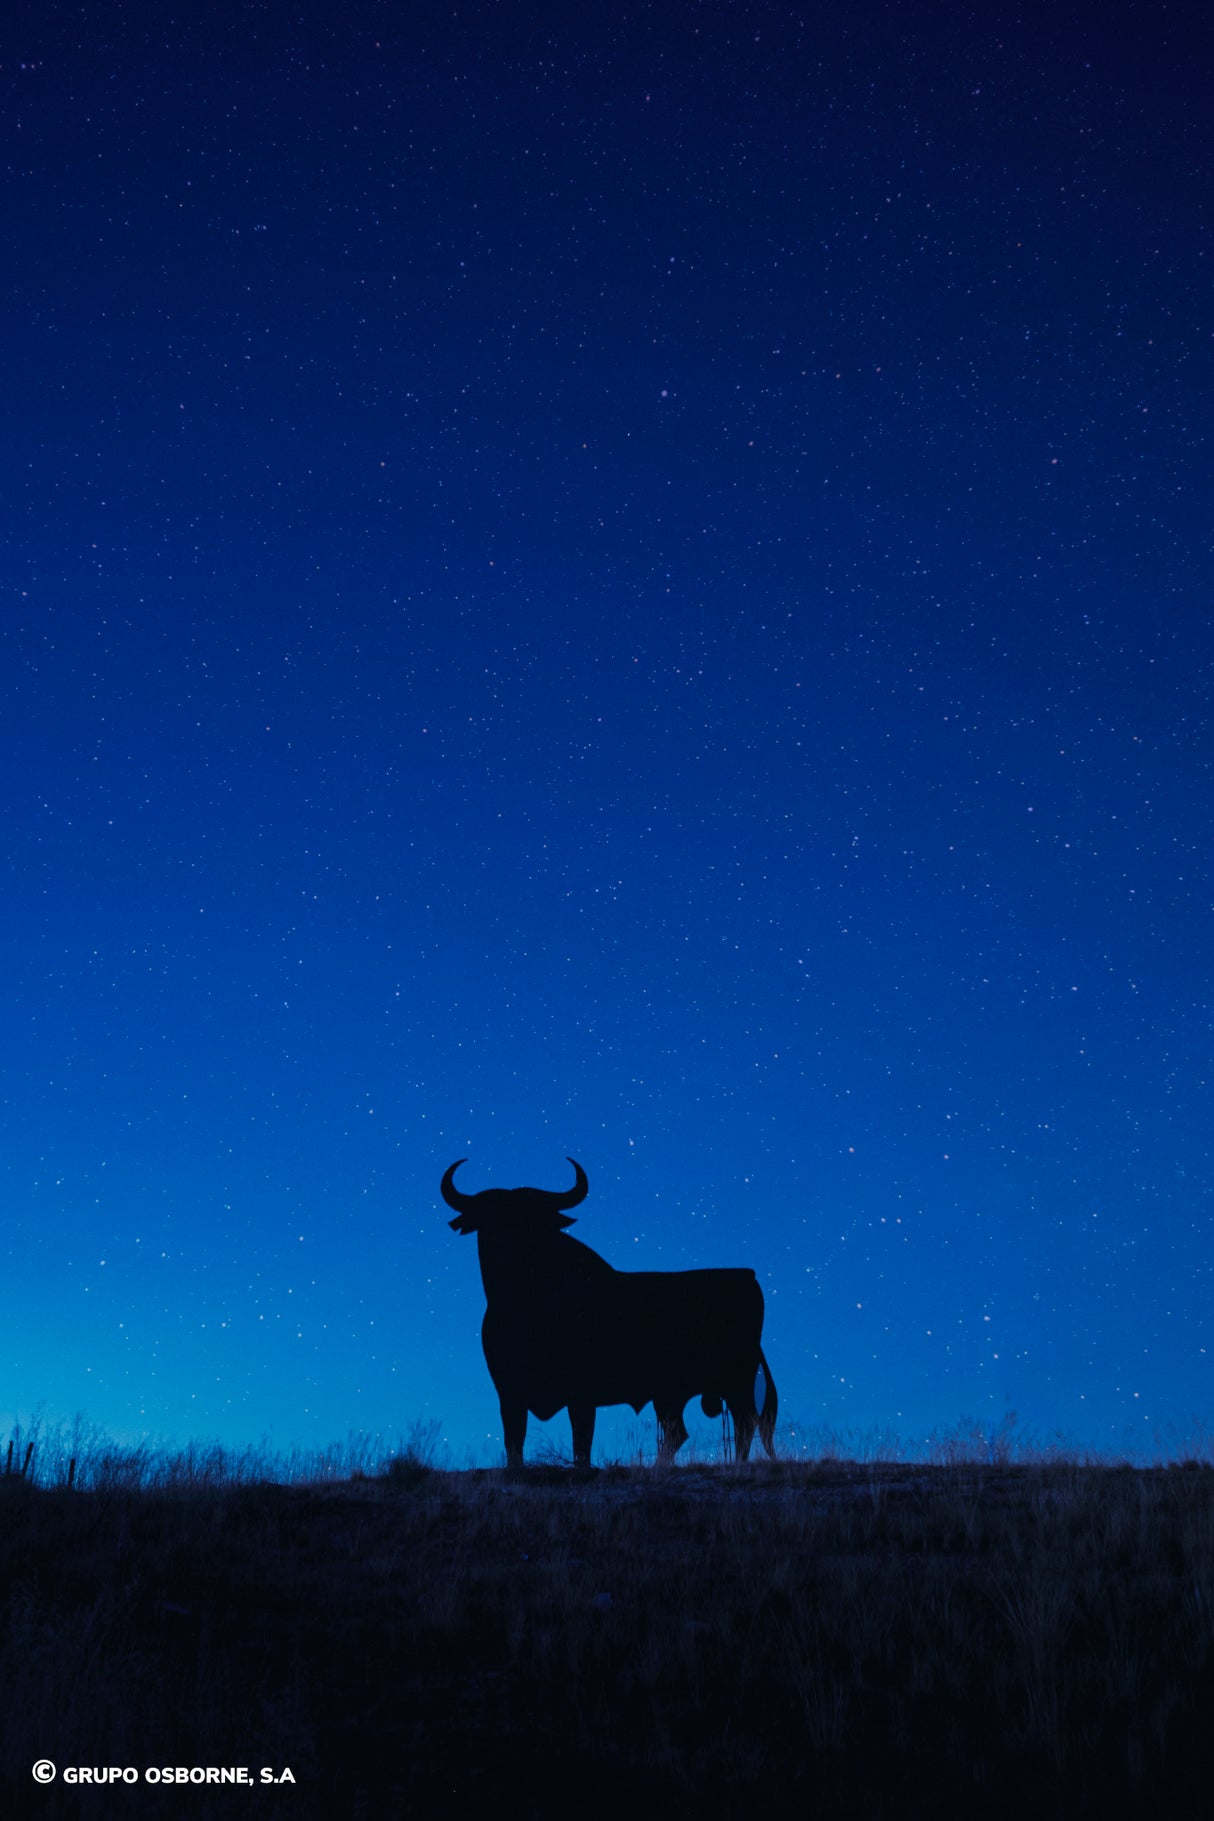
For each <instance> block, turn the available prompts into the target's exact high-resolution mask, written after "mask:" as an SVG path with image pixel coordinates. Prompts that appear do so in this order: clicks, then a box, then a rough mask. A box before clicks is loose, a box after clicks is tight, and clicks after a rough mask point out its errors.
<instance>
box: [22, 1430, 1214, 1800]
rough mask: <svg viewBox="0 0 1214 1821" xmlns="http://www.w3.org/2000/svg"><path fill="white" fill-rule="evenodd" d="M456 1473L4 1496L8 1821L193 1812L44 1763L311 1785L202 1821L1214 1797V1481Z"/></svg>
mask: <svg viewBox="0 0 1214 1821" xmlns="http://www.w3.org/2000/svg"><path fill="white" fill-rule="evenodd" d="M427 1440H428V1442H429V1447H427ZM433 1443H434V1434H433V1432H426V1431H417V1432H415V1445H414V1446H413V1447H412V1449H408V1448H406V1449H404V1450H402V1451H401V1453H400V1454H399V1455H398V1456H397V1458H396V1461H395V1463H394V1464H393V1465H391V1466H390V1467H389V1469H388V1470H387V1471H386V1472H385V1473H384V1474H382V1475H381V1476H380V1477H376V1478H370V1477H366V1478H362V1479H358V1480H347V1481H346V1482H345V1483H331V1484H324V1483H318V1484H313V1485H310V1486H306V1485H300V1486H285V1485H282V1484H271V1483H257V1482H256V1480H255V1479H254V1478H253V1477H252V1474H251V1465H250V1459H251V1457H247V1458H245V1466H246V1467H249V1469H250V1470H249V1472H248V1473H246V1474H245V1475H244V1476H243V1479H242V1476H241V1475H240V1474H239V1473H238V1474H237V1475H236V1476H235V1482H234V1483H233V1482H232V1480H231V1479H227V1480H225V1478H224V1476H223V1473H222V1472H220V1471H219V1470H218V1468H217V1466H216V1463H215V1461H214V1459H213V1458H210V1457H198V1458H193V1459H192V1460H191V1459H189V1458H188V1457H187V1456H178V1457H174V1458H173V1459H169V1458H167V1457H160V1458H155V1457H149V1458H147V1459H145V1460H144V1461H143V1463H142V1466H141V1469H140V1472H139V1474H138V1475H136V1472H135V1469H134V1468H129V1469H127V1470H126V1471H125V1472H119V1471H111V1472H110V1473H109V1475H108V1477H107V1474H106V1473H105V1472H103V1471H102V1470H101V1466H100V1461H99V1460H98V1461H97V1462H94V1463H93V1464H92V1466H91V1467H90V1473H89V1474H88V1475H84V1476H82V1475H81V1473H80V1470H79V1469H78V1471H77V1475H76V1479H77V1488H76V1489H74V1490H73V1491H71V1492H70V1493H69V1492H68V1491H67V1490H66V1486H65V1485H64V1484H63V1481H64V1480H65V1478H66V1474H65V1473H63V1472H59V1473H57V1477H58V1479H59V1481H60V1484H58V1485H55V1484H53V1483H52V1484H46V1483H43V1484H38V1483H35V1481H34V1480H33V1479H32V1478H31V1477H26V1478H24V1479H23V1478H21V1477H20V1475H19V1473H17V1472H16V1471H14V1473H13V1474H12V1475H11V1476H10V1477H8V1478H7V1479H6V1478H4V1477H2V1476H0V1622H2V1627H3V1628H2V1631H0V1658H2V1660H3V1684H2V1688H0V1693H2V1697H3V1698H2V1700H0V1765H3V1766H4V1767H5V1769H4V1772H3V1775H4V1776H6V1777H11V1783H8V1784H5V1783H0V1803H2V1804H3V1805H4V1807H5V1809H6V1810H7V1812H22V1813H33V1812H34V1806H33V1805H34V1804H35V1802H36V1807H37V1812H38V1814H39V1815H40V1816H42V1815H45V1816H48V1817H50V1816H57V1815H60V1814H63V1815H67V1814H71V1815H73V1816H82V1817H85V1818H86V1821H88V1817H91V1816H95V1815H101V1814H103V1813H104V1814H106V1815H109V1814H111V1813H119V1812H120V1813H121V1814H122V1815H123V1816H124V1817H127V1816H138V1815H142V1814H143V1813H145V1812H151V1811H152V1809H154V1810H155V1812H156V1813H157V1814H158V1815H161V1814H163V1813H164V1812H166V1806H165V1805H166V1802H168V1801H171V1800H172V1798H171V1797H170V1796H169V1795H168V1793H167V1792H166V1791H164V1790H163V1789H156V1788H152V1789H148V1788H146V1787H144V1786H142V1785H140V1786H137V1787H130V1788H123V1789H122V1790H113V1789H100V1790H92V1791H90V1790H87V1789H76V1790H71V1789H66V1788H65V1787H64V1786H63V1784H62V1783H61V1782H56V1783H55V1784H54V1785H52V1786H50V1787H48V1788H45V1789H36V1788H34V1786H33V1784H32V1782H31V1780H30V1772H29V1766H30V1765H31V1764H32V1763H33V1761H34V1760H35V1759H36V1758H38V1757H42V1756H46V1757H50V1758H52V1759H55V1760H56V1761H57V1762H58V1763H59V1764H61V1765H64V1764H68V1763H78V1764H87V1765H111V1764H115V1765H124V1764H131V1765H135V1766H138V1767H140V1768H142V1767H143V1766H144V1765H146V1764H154V1765H159V1764H184V1765H190V1764H202V1765H206V1764H212V1765H227V1764H246V1765H250V1766H253V1767H259V1766H261V1765H263V1764H264V1765H270V1766H274V1767H276V1768H281V1767H282V1766H283V1765H285V1764H289V1765H290V1766H291V1767H292V1769H293V1771H294V1773H295V1776H296V1778H297V1784H296V1786H295V1787H294V1788H289V1789H286V1790H282V1791H272V1790H258V1792H257V1794H256V1795H254V1796H253V1797H250V1796H249V1793H248V1792H247V1791H244V1790H242V1791H240V1792H239V1793H238V1794H237V1793H236V1792H234V1791H231V1790H221V1791H219V1792H218V1793H216V1794H208V1793H207V1792H205V1791H203V1790H197V1791H194V1792H193V1793H192V1797H191V1799H190V1809H191V1812H192V1813H193V1814H196V1815H200V1816H201V1815H209V1814H215V1815H220V1814H227V1813H228V1812H230V1810H231V1808H232V1805H233V1804H236V1805H239V1806H241V1807H242V1811H243V1812H247V1810H248V1805H249V1803H250V1801H252V1802H254V1803H255V1804H256V1805H257V1810H258V1813H259V1814H263V1813H267V1812H271V1811H273V1812H275V1813H276V1812H277V1811H278V1809H279V1807H280V1806H281V1807H282V1808H283V1812H284V1813H285V1812H287V1811H288V1810H289V1812H290V1813H291V1814H292V1815H293V1816H295V1817H300V1816H313V1815H317V1816H319V1815H326V1816H329V1815H334V1814H340V1815H342V1816H343V1818H346V1817H349V1818H350V1821H355V1818H357V1817H359V1816H364V1815H365V1816H368V1817H369V1816H371V1815H380V1814H384V1813H388V1814H398V1813H399V1814H419V1815H420V1814H426V1815H433V1814H450V1815H461V1816H463V1815H475V1814H477V1813H479V1812H480V1811H481V1810H482V1808H484V1809H486V1810H491V1809H493V1808H494V1807H495V1806H496V1805H497V1803H498V1802H499V1801H500V1800H501V1798H502V1797H503V1795H504V1793H505V1792H507V1791H510V1792H512V1797H511V1807H512V1811H513V1812H517V1813H519V1814H520V1815H522V1816H524V1817H525V1816H529V1815H535V1816H537V1817H547V1816H550V1815H551V1816H554V1817H555V1816H556V1815H558V1814H559V1815H562V1816H564V1815H567V1814H570V1813H572V1814H576V1815H581V1814H592V1815H597V1814H607V1813H611V1812H615V1811H617V1810H619V1809H620V1808H624V1809H625V1811H626V1812H627V1813H628V1814H629V1815H630V1817H635V1816H648V1815H653V1816H657V1815H663V1816H666V1815H675V1816H677V1815H682V1814H688V1815H691V1814H695V1815H711V1816H717V1815H740V1814H743V1813H746V1812H748V1811H749V1809H750V1808H751V1807H752V1806H753V1805H754V1804H756V1803H757V1802H758V1801H760V1800H761V1801H762V1802H763V1803H764V1804H765V1805H769V1804H772V1803H775V1804H777V1805H778V1806H779V1807H780V1808H781V1809H785V1808H786V1807H787V1806H788V1805H789V1804H792V1805H794V1812H796V1810H806V1809H809V1810H812V1812H813V1813H814V1814H815V1815H818V1816H836V1815H838V1816H842V1815H853V1814H854V1815H856V1816H864V1817H866V1818H868V1817H871V1818H872V1821H880V1818H881V1817H891V1818H892V1817H895V1816H897V1817H906V1816H917V1815H925V1816H926V1815H932V1816H936V1815H950V1814H961V1813H966V1814H969V1813H974V1812H982V1813H984V1814H986V1815H990V1814H992V1813H994V1814H1009V1815H1010V1814H1013V1813H1015V1814H1017V1815H1021V1814H1023V1813H1025V1812H1026V1810H1030V1809H1031V1810H1032V1812H1033V1814H1034V1816H1035V1817H1041V1816H1058V1817H1062V1816H1066V1817H1068V1821H1069V1818H1070V1817H1073V1816H1077V1815H1085V1814H1096V1813H1103V1812H1107V1811H1108V1810H1109V1809H1110V1808H1113V1807H1115V1806H1119V1805H1124V1803H1125V1801H1127V1800H1129V1801H1132V1802H1134V1803H1135V1805H1136V1806H1137V1807H1138V1808H1139V1810H1140V1812H1145V1813H1150V1814H1164V1813H1170V1814H1183V1813H1187V1812H1196V1810H1195V1809H1194V1807H1193V1803H1194V1802H1195V1800H1196V1796H1195V1792H1196V1791H1197V1790H1201V1789H1208V1786H1209V1780H1210V1774H1211V1772H1212V1771H1214V1751H1212V1741H1211V1728H1210V1725H1209V1716H1210V1712H1211V1702H1212V1699H1214V1470H1212V1469H1211V1468H1210V1467H1209V1466H1207V1465H1202V1464H1198V1463H1197V1462H1191V1463H1187V1464H1184V1465H1176V1466H1172V1467H1167V1468H1163V1467H1160V1468H1151V1469H1146V1470H1135V1469H1132V1468H1129V1467H1119V1468H1115V1467H1099V1466H1092V1465H1079V1464H1076V1463H1073V1462H1072V1463H1064V1462H1046V1463H1038V1464H1028V1465H1024V1464H1015V1463H1007V1462H1005V1463H1000V1462H998V1461H997V1460H996V1461H995V1462H993V1463H992V1462H989V1461H988V1462H986V1463H978V1462H974V1461H972V1460H971V1461H965V1460H962V1461H958V1462H954V1463H952V1464H949V1463H936V1464H931V1463H926V1464H920V1465H913V1466H907V1465H899V1464H897V1463H894V1462H881V1461H871V1462H869V1463H867V1464H863V1465H860V1464H856V1463H854V1462H851V1463H849V1462H847V1461H841V1460H833V1461H829V1462H822V1463H817V1464H809V1463H804V1462H788V1463H784V1462H782V1463H779V1464H777V1465H776V1466H774V1467H772V1466H757V1465H756V1466H752V1467H750V1468H746V1469H731V1468H721V1467H709V1466H706V1465H702V1464H701V1465H698V1466H691V1467H688V1468H675V1469H673V1470H669V1471H667V1472H663V1473H659V1472H657V1471H655V1470H653V1469H649V1468H626V1469H625V1468H614V1469H607V1470H606V1471H603V1472H600V1473H596V1474H593V1475H574V1474H572V1473H570V1472H568V1471H565V1470H562V1469H560V1468H558V1467H547V1468H541V1469H538V1470H532V1471H531V1472H529V1473H527V1474H525V1475H523V1476H521V1477H520V1478H516V1479H509V1478H507V1477H506V1476H505V1475H504V1474H503V1473H500V1472H496V1471H487V1470H484V1471H469V1472H463V1473H454V1472H444V1471H437V1470H435V1469H434V1468H433V1467H432V1466H431V1465H430V1462H429V1460H428V1459H427V1454H428V1453H429V1454H432V1453H433ZM334 1458H336V1456H335V1457H334ZM20 1459H21V1452H20V1450H18V1456H17V1463H16V1464H17V1466H19V1465H20ZM0 1464H2V1463H0ZM94 1467H95V1469H96V1470H95V1471H93V1468H94ZM50 1477H52V1478H53V1477H56V1476H50ZM82 1477H84V1478H87V1479H89V1480H90V1483H89V1484H88V1485H86V1486H85V1487H84V1489H79V1482H80V1480H81V1478H82ZM254 1775H256V1769H255V1770H254ZM18 1805H19V1807H18ZM1203 1806H1204V1804H1203Z"/></svg>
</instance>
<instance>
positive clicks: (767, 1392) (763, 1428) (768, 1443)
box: [758, 1347, 780, 1461]
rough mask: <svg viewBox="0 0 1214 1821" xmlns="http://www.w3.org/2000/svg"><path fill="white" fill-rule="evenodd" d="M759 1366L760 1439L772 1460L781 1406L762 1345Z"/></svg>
mask: <svg viewBox="0 0 1214 1821" xmlns="http://www.w3.org/2000/svg"><path fill="white" fill-rule="evenodd" d="M759 1366H760V1368H761V1370H762V1373H763V1403H762V1406H761V1408H760V1410H759V1413H758V1416H759V1440H760V1441H761V1442H762V1444H763V1446H764V1448H765V1449H766V1450H767V1455H768V1458H769V1459H770V1460H773V1461H774V1460H775V1458H776V1449H775V1433H776V1412H777V1411H778V1410H779V1408H780V1399H779V1397H778V1395H777V1393H776V1381H775V1379H774V1378H773V1377H772V1376H771V1367H770V1366H769V1365H768V1363H767V1357H766V1355H765V1354H764V1352H763V1349H762V1347H760V1348H759Z"/></svg>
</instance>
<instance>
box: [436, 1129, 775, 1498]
mask: <svg viewBox="0 0 1214 1821" xmlns="http://www.w3.org/2000/svg"><path fill="white" fill-rule="evenodd" d="M462 1161H463V1160H462V1159H461V1162H462ZM570 1162H571V1163H573V1159H572V1158H571V1159H570ZM458 1168H459V1165H458V1164H452V1166H451V1168H450V1169H449V1170H448V1171H447V1173H446V1175H445V1176H444V1178H443V1187H442V1192H443V1199H444V1200H445V1201H446V1202H447V1203H448V1205H449V1206H450V1207H453V1208H455V1209H456V1210H457V1217H456V1219H455V1220H453V1221H451V1223H450V1224H451V1226H452V1227H453V1228H454V1229H455V1231H456V1232H459V1233H475V1234H476V1236H477V1251H478V1256H479V1259H480V1267H481V1281H482V1283H483V1284H484V1288H485V1302H486V1309H485V1319H484V1323H483V1325H482V1328H481V1343H482V1345H483V1347H484V1350H485V1363H486V1365H487V1366H488V1368H489V1375H490V1377H491V1378H492V1380H493V1383H494V1386H495V1388H496V1390H497V1394H498V1401H499V1403H500V1406H501V1413H502V1428H503V1431H504V1437H505V1443H506V1458H507V1462H508V1463H509V1464H510V1465H511V1466H520V1465H521V1464H522V1459H523V1442H524V1438H525V1436H526V1433H527V1415H528V1412H530V1413H532V1414H533V1415H534V1416H536V1417H537V1418H538V1419H539V1420H540V1421H541V1422H547V1421H548V1419H549V1418H550V1417H552V1416H555V1415H556V1412H557V1411H558V1410H562V1409H568V1411H569V1420H570V1424H571V1426H572V1430H573V1458H574V1461H575V1463H576V1464H577V1465H579V1466H589V1464H590V1450H591V1445H592V1442H593V1439H594V1423H595V1413H596V1411H597V1410H598V1409H599V1408H601V1407H602V1406H604V1405H608V1404H629V1405H631V1407H632V1408H633V1409H634V1410H636V1411H638V1412H639V1411H640V1410H641V1409H643V1408H644V1406H645V1405H646V1404H648V1403H652V1404H653V1406H654V1410H655V1412H656V1414H657V1419H658V1427H659V1431H660V1450H659V1458H660V1459H663V1460H670V1459H672V1458H673V1457H674V1455H675V1454H676V1453H677V1452H678V1450H679V1448H681V1447H682V1445H683V1443H684V1442H685V1441H686V1440H687V1429H686V1426H685V1424H684V1422H683V1411H684V1408H685V1406H686V1404H687V1402H688V1400H689V1399H690V1398H692V1397H695V1396H696V1395H699V1397H700V1399H701V1405H702V1408H703V1410H704V1413H705V1415H707V1416H718V1415H720V1412H721V1408H722V1406H723V1405H724V1406H726V1407H727V1408H728V1410H729V1412H730V1415H731V1416H732V1418H733V1424H734V1437H735V1448H736V1453H737V1458H738V1459H739V1460H745V1459H746V1458H747V1456H748V1455H749V1453H750V1445H751V1442H752V1440H753V1438H754V1433H755V1429H756V1428H757V1429H758V1431H759V1436H760V1439H761V1441H762V1443H763V1446H764V1447H765V1448H766V1450H767V1452H768V1454H769V1455H771V1456H772V1457H773V1458H774V1448H773V1445H772V1436H773V1432H774V1429H775V1420H776V1407H777V1399H776V1388H775V1383H774V1381H773V1379H772V1377H771V1373H770V1371H769V1370H768V1367H767V1361H766V1359H765V1358H764V1357H763V1350H762V1345H761V1339H762V1332H763V1292H762V1290H761V1289H760V1288H759V1284H758V1280H757V1278H756V1277H755V1274H754V1272H753V1271H749V1270H706V1271H617V1270H615V1268H614V1267H613V1266H612V1265H609V1264H608V1263H607V1261H606V1259H604V1258H600V1257H599V1255H598V1253H597V1252H594V1251H592V1250H591V1249H590V1247H589V1246H586V1245H583V1244H582V1243H581V1241H580V1240H576V1239H573V1238H572V1237H571V1236H570V1235H569V1234H568V1233H567V1232H565V1231H564V1229H565V1228H566V1227H569V1226H572V1225H573V1222H572V1220H571V1219H570V1218H569V1216H568V1215H567V1214H566V1213H565V1211H564V1210H565V1209H567V1208H569V1207H574V1206H576V1205H577V1203H578V1202H580V1201H581V1200H582V1198H583V1197H584V1196H585V1194H586V1191H587V1188H588V1186H589V1185H588V1184H587V1181H586V1176H585V1172H584V1171H583V1170H582V1168H581V1165H580V1164H577V1163H574V1169H575V1170H576V1171H577V1183H576V1185H575V1187H574V1188H573V1189H571V1190H569V1191H568V1193H566V1194H564V1195H561V1194H554V1193H552V1192H550V1191H546V1190H543V1189H485V1190H482V1191H481V1193H480V1194H479V1195H463V1194H462V1193H461V1192H460V1191H459V1190H457V1189H456V1188H455V1185H454V1181H453V1178H454V1174H455V1171H456V1170H457V1169H458ZM759 1373H762V1376H763V1402H762V1405H761V1407H760V1406H759V1405H758V1403H757V1401H756V1397H755V1385H756V1377H757V1375H758V1374H759Z"/></svg>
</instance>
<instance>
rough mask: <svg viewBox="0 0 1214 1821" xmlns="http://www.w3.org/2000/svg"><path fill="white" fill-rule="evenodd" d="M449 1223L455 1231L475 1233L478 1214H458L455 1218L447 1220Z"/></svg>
mask: <svg viewBox="0 0 1214 1821" xmlns="http://www.w3.org/2000/svg"><path fill="white" fill-rule="evenodd" d="M447 1225H448V1226H449V1227H450V1228H451V1231H452V1232H453V1233H475V1232H476V1230H477V1219H476V1215H475V1214H457V1215H456V1217H455V1219H454V1220H449V1221H448V1222H447Z"/></svg>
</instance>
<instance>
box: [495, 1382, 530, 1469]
mask: <svg viewBox="0 0 1214 1821" xmlns="http://www.w3.org/2000/svg"><path fill="white" fill-rule="evenodd" d="M498 1403H499V1404H500V1406H501V1412H502V1434H503V1436H504V1437H505V1442H506V1466H507V1467H508V1468H509V1469H510V1470H512V1471H513V1469H514V1468H516V1467H521V1466H522V1464H523V1443H524V1441H525V1440H526V1439H527V1406H526V1404H520V1403H516V1402H515V1400H514V1399H513V1398H504V1397H502V1398H499V1399H498Z"/></svg>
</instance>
